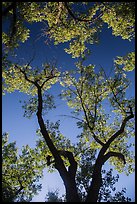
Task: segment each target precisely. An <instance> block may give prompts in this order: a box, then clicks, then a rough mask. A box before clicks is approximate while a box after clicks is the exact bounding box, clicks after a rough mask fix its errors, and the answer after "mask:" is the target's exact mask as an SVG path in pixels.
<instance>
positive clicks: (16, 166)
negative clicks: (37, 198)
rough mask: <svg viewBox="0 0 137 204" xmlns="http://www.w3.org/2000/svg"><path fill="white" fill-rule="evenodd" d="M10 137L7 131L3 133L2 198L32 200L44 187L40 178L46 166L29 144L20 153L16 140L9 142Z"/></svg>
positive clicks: (14, 200)
mask: <svg viewBox="0 0 137 204" xmlns="http://www.w3.org/2000/svg"><path fill="white" fill-rule="evenodd" d="M8 137H9V136H8V134H7V133H4V134H3V135H2V200H3V202H30V201H31V199H32V197H33V196H34V195H36V194H37V193H38V191H40V190H41V188H42V186H41V184H40V183H39V179H40V178H41V177H42V176H43V168H44V166H43V164H42V162H41V161H40V160H39V157H38V153H37V152H36V151H35V150H33V149H31V148H30V147H29V146H28V145H26V146H24V147H23V148H22V152H21V154H18V150H17V147H16V142H11V143H8Z"/></svg>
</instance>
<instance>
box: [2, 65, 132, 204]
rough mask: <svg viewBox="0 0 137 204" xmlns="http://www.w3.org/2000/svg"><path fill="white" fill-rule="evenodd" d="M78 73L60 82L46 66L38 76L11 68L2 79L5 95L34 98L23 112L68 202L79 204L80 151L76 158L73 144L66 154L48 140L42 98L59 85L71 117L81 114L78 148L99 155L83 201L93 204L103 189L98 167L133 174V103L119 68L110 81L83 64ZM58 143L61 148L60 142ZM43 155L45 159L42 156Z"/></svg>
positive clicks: (25, 69) (26, 69)
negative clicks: (35, 127)
mask: <svg viewBox="0 0 137 204" xmlns="http://www.w3.org/2000/svg"><path fill="white" fill-rule="evenodd" d="M76 73H77V76H71V75H70V74H69V73H68V72H65V73H64V76H63V77H61V79H60V73H59V72H58V70H57V68H55V67H53V66H51V65H50V64H45V65H44V69H43V70H41V71H40V70H36V69H33V68H32V67H31V66H30V64H28V65H24V66H19V65H16V64H15V65H14V66H12V67H10V68H9V69H8V70H7V71H5V72H4V73H3V79H4V85H5V86H4V91H14V90H19V91H22V92H25V93H27V94H30V95H32V96H33V100H31V104H29V105H28V106H27V109H28V112H29V113H30V114H32V113H36V116H37V120H38V124H39V126H40V132H41V135H42V136H43V138H44V141H45V142H46V145H47V147H48V148H49V151H50V153H51V155H48V156H51V157H53V160H54V161H53V162H50V161H49V160H48V165H50V163H54V168H55V169H57V171H58V172H59V174H60V176H61V178H62V180H63V183H64V186H65V189H66V200H67V202H80V201H81V200H80V197H79V194H78V188H77V184H76V172H77V168H78V161H79V160H80V157H81V155H82V154H84V151H83V152H79V153H78V151H75V148H77V147H73V146H72V145H71V144H70V146H69V145H68V148H66V147H65V146H64V148H63V146H61V145H59V144H57V142H58V140H57V142H55V140H56V139H55V138H56V134H52V131H50V126H48V124H46V123H45V122H44V119H43V114H42V113H43V108H44V103H45V102H46V100H44V92H45V91H46V90H47V89H49V88H50V87H51V85H52V84H54V83H56V82H57V81H60V83H61V85H62V86H64V87H65V88H66V90H65V91H64V92H63V93H62V97H64V98H65V99H66V100H67V103H68V105H69V106H70V107H71V108H74V113H75V114H81V121H78V123H77V125H78V127H80V128H83V131H82V133H81V135H80V136H79V140H80V143H81V145H82V146H84V145H85V146H86V147H87V148H90V149H92V150H96V149H97V150H98V151H97V154H96V160H95V164H94V168H93V173H92V175H91V178H92V180H91V182H90V184H89V186H88V193H87V196H86V198H85V202H96V201H97V200H98V196H99V190H100V188H101V185H102V174H101V171H102V167H103V165H104V164H105V163H106V162H107V161H108V160H110V161H111V164H113V165H114V166H115V167H116V168H117V170H119V171H125V172H126V173H131V172H133V170H134V156H133V155H132V151H130V147H131V144H128V143H127V140H128V139H129V138H130V137H131V136H133V135H134V123H133V122H134V121H133V118H134V113H133V112H134V100H133V99H130V98H129V99H126V98H125V94H126V90H127V88H128V86H129V82H128V80H127V78H126V75H125V73H124V70H122V69H120V68H119V67H118V66H116V70H115V74H114V76H113V77H110V78H108V77H107V76H106V74H105V73H104V71H102V70H101V71H100V72H98V73H95V71H94V66H93V65H88V66H84V65H83V64H82V63H81V62H79V63H77V70H76ZM104 101H105V102H108V103H109V105H110V106H111V107H112V109H113V111H115V114H116V116H114V117H112V120H113V121H111V125H110V122H109V114H107V110H106V111H105V110H104V108H103V105H102V104H103V102H104ZM47 106H48V103H47ZM105 108H106V106H105ZM110 113H111V112H110ZM60 136H61V135H59V137H60ZM52 138H54V139H52ZM60 141H61V143H62V142H63V138H62V139H61V140H60ZM41 147H42V144H41ZM78 148H79V145H78ZM43 149H45V150H46V148H43ZM79 150H80V148H79ZM75 154H76V155H75ZM44 155H45V156H46V151H44ZM62 157H63V158H64V159H63V158H62ZM48 159H49V157H48ZM66 160H67V162H66ZM45 161H46V158H45ZM72 189H73V191H72Z"/></svg>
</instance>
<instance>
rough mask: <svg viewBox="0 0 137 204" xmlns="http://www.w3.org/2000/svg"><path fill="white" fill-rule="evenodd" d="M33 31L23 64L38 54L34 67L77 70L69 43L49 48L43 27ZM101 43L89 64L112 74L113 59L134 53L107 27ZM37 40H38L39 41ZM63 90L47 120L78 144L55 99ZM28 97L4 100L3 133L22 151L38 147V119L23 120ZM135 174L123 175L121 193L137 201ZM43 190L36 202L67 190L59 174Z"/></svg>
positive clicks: (14, 95) (8, 96)
mask: <svg viewBox="0 0 137 204" xmlns="http://www.w3.org/2000/svg"><path fill="white" fill-rule="evenodd" d="M29 27H31V33H30V40H28V41H27V42H26V43H25V44H22V45H21V46H20V48H19V50H18V52H17V53H18V58H17V60H20V61H21V62H27V61H28V60H29V59H30V57H32V55H33V53H34V52H35V53H36V56H35V59H34V61H33V62H32V65H33V66H41V64H42V63H44V62H46V61H52V60H53V58H55V59H57V66H58V67H60V69H61V70H68V69H75V65H74V62H75V61H76V59H72V58H71V56H70V55H68V54H66V53H65V51H64V50H63V49H64V48H65V47H66V46H67V43H64V44H61V45H58V46H55V47H54V46H53V45H52V44H51V45H49V46H47V45H46V44H44V40H45V39H46V38H44V37H41V38H39V37H40V35H41V28H42V27H43V26H42V24H36V25H32V26H29ZM100 38H101V42H100V43H99V44H98V45H91V46H90V48H91V52H92V54H91V56H90V57H89V58H88V59H87V64H88V63H90V64H95V65H96V68H98V67H99V66H100V65H101V66H102V67H104V68H105V70H106V71H108V72H109V70H110V69H111V67H112V65H113V59H114V58H115V57H116V56H123V55H126V54H127V53H128V52H130V51H134V46H135V44H134V41H132V42H129V41H128V40H122V39H121V37H114V36H112V34H111V29H106V26H104V29H103V32H102V33H101V35H100ZM36 39H37V40H36ZM128 76H129V77H130V79H131V80H132V85H133V86H132V89H131V90H130V93H129V94H131V95H134V86H135V85H134V81H135V73H134V71H133V72H130V73H129V74H128ZM60 91H61V88H60V86H59V85H56V86H53V87H52V89H51V93H53V94H54V96H55V103H56V105H57V109H56V110H52V111H50V112H49V113H48V115H47V116H45V119H50V120H51V121H53V122H55V121H57V120H58V119H60V121H61V125H60V131H61V132H62V133H63V134H64V135H65V136H66V137H68V138H70V139H71V141H72V142H75V141H76V136H77V135H78V134H79V132H80V130H78V129H77V127H76V121H75V120H74V119H70V118H66V117H60V115H63V114H69V113H70V110H69V109H68V107H67V105H66V103H65V102H64V101H61V100H60V99H59V98H56V97H57V96H58V94H60ZM25 99H27V96H26V95H25V94H23V93H18V92H14V93H11V94H6V95H5V96H3V98H2V132H5V131H6V132H8V133H9V135H10V142H11V141H15V140H16V142H17V146H18V147H19V150H20V149H21V147H22V145H27V144H28V145H30V146H31V147H34V146H35V141H36V139H37V137H36V134H35V131H36V129H37V128H38V127H39V126H38V123H37V118H36V117H33V118H32V119H31V120H29V119H27V118H24V117H23V109H22V108H21V104H20V103H19V100H25ZM134 179H135V178H134V174H132V175H130V176H129V177H127V176H125V175H124V174H120V179H119V184H118V186H117V187H118V190H120V189H121V188H122V187H126V188H127V196H129V197H131V198H132V199H133V201H134V195H135V187H134ZM42 183H43V190H42V192H41V193H40V194H39V195H38V196H35V197H34V199H33V201H34V202H36V201H41V202H44V200H45V195H46V193H47V191H48V190H52V189H56V188H57V187H59V189H60V192H61V193H62V192H63V190H64V186H63V183H62V180H61V178H60V177H59V175H58V173H55V174H54V175H52V174H51V175H49V174H48V175H47V172H46V171H45V178H44V180H43V181H42Z"/></svg>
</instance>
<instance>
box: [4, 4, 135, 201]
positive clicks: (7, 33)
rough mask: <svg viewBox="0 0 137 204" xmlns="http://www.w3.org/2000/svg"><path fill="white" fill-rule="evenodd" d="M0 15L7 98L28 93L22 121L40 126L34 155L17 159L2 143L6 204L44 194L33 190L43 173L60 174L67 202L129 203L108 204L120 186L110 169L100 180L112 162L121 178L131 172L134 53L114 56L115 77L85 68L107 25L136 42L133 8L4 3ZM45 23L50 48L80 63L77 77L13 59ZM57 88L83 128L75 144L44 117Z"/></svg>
mask: <svg viewBox="0 0 137 204" xmlns="http://www.w3.org/2000/svg"><path fill="white" fill-rule="evenodd" d="M2 15H3V34H2V39H3V41H2V42H3V61H2V67H3V72H2V77H3V93H4V94H6V93H7V92H10V93H11V92H14V91H15V90H18V91H19V92H23V93H26V94H28V95H29V96H30V99H29V101H25V103H24V105H23V108H24V109H25V112H24V116H25V117H28V118H31V116H32V114H33V115H34V116H36V118H37V121H38V124H39V129H38V130H37V134H38V135H39V139H38V140H37V142H36V149H35V150H33V149H31V148H30V147H29V146H28V145H27V146H26V147H23V149H22V154H21V155H19V156H17V149H16V146H15V143H10V144H8V145H7V141H8V139H7V135H6V134H5V135H4V137H3V142H4V144H3V155H2V156H3V197H4V198H3V199H4V200H8V201H9V200H10V201H13V200H16V201H18V202H21V201H30V200H31V198H32V196H33V195H34V194H36V192H37V191H38V190H40V188H41V186H40V185H39V184H36V183H37V181H39V178H40V177H41V176H42V172H43V168H44V167H46V168H48V169H49V171H50V172H52V171H54V170H57V171H58V172H59V174H60V176H61V178H62V180H63V183H64V186H65V190H66V201H67V202H83V201H84V202H97V201H101V200H104V201H114V200H115V201H116V200H118V201H128V199H127V200H126V198H125V197H123V200H122V196H123V194H124V190H123V191H122V192H118V193H116V194H115V196H114V197H111V195H110V194H111V191H109V190H108V186H109V188H112V190H115V189H114V188H113V185H112V183H111V181H110V180H112V181H114V183H115V181H116V180H117V179H116V178H114V177H113V179H111V177H112V172H111V170H110V171H109V172H108V173H106V177H105V176H104V177H103V166H104V164H105V163H106V162H107V161H110V164H111V165H113V166H114V167H115V168H116V169H117V170H118V172H125V173H126V174H127V175H128V174H130V173H132V172H133V171H134V152H133V151H132V147H134V143H133V142H132V141H131V138H132V137H134V112H135V110H134V98H132V97H131V96H130V95H129V96H128V95H127V92H128V89H129V86H130V80H129V79H128V78H127V75H126V72H127V71H132V70H133V69H134V66H135V65H134V64H135V54H134V52H130V53H127V55H126V56H116V58H115V60H114V70H113V71H114V72H113V73H114V74H112V75H111V76H108V75H107V74H106V72H105V69H104V68H102V67H100V69H99V70H96V66H95V65H93V64H88V65H85V61H86V59H87V57H88V55H89V54H90V50H89V46H88V45H89V44H95V43H99V41H100V38H99V34H100V32H102V28H103V25H104V24H107V26H108V28H109V27H111V29H112V34H113V35H114V36H121V38H122V39H123V40H125V39H126V40H129V41H131V40H132V39H134V28H135V25H134V24H135V2H3V10H2ZM125 16H126V17H125ZM40 22H41V23H43V24H44V25H45V29H44V31H43V35H45V36H46V38H47V43H48V42H50V41H52V42H53V43H54V45H58V44H59V43H65V42H67V45H68V47H67V48H65V51H66V52H67V53H68V54H71V55H72V58H78V60H77V63H76V64H75V65H76V67H75V70H71V71H70V70H66V71H64V72H61V71H59V70H58V67H57V66H55V65H54V64H52V63H43V65H42V67H39V68H37V67H36V68H35V66H32V65H31V63H32V61H33V58H32V59H30V60H29V62H28V63H26V64H20V63H18V62H15V61H14V60H11V58H9V55H10V54H11V53H12V54H14V51H15V48H17V47H18V48H19V45H20V43H21V42H22V43H25V41H26V40H28V39H29V37H30V35H29V32H30V31H29V28H28V25H29V24H32V23H40ZM45 46H46V45H45ZM11 51H12V52H11ZM13 56H14V55H13ZM56 83H58V84H60V86H61V87H62V93H61V94H60V96H61V98H62V99H64V100H65V101H66V102H67V105H68V107H70V109H72V110H73V111H72V117H73V118H75V119H76V120H77V127H78V128H80V129H81V134H80V135H78V136H77V138H78V139H79V142H78V143H76V144H72V143H71V141H70V140H69V139H68V138H66V137H65V136H64V135H63V134H61V133H60V131H59V121H57V122H56V123H55V124H54V123H52V122H50V121H49V120H46V121H45V120H44V117H43V116H44V114H45V115H46V113H47V111H49V110H50V109H52V108H55V104H54V97H53V96H52V95H50V94H48V93H47V90H49V89H52V85H54V84H56ZM108 107H109V108H108ZM87 149H88V151H87ZM84 158H85V160H83V159H84ZM82 162H85V167H86V168H85V167H84V166H83V165H84V163H82ZM29 164H30V165H29ZM7 167H8V168H7ZM7 171H8V172H7ZM19 175H20V178H19ZM107 178H109V181H108V180H107ZM83 188H84V192H83V194H82V189H83ZM72 189H73V191H72ZM104 189H105V194H104V197H103V195H102V191H104ZM79 191H80V193H79ZM50 195H51V194H49V196H50ZM57 196H58V194H57V195H55V200H56V199H57ZM105 196H106V197H105ZM107 196H109V200H108V198H107Z"/></svg>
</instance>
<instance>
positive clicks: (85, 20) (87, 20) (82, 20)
mask: <svg viewBox="0 0 137 204" xmlns="http://www.w3.org/2000/svg"><path fill="white" fill-rule="evenodd" d="M64 5H65V7H66V9H67V11H68V13H69V14H70V16H71V17H72V18H73V19H74V20H76V21H81V22H89V23H91V24H93V23H94V21H96V20H97V19H98V18H100V17H101V16H102V15H103V12H102V13H100V14H99V15H98V16H96V17H95V18H94V19H92V20H89V19H81V18H79V17H76V16H75V15H74V14H73V12H72V11H71V9H70V8H69V6H68V2H66V1H65V2H64Z"/></svg>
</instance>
